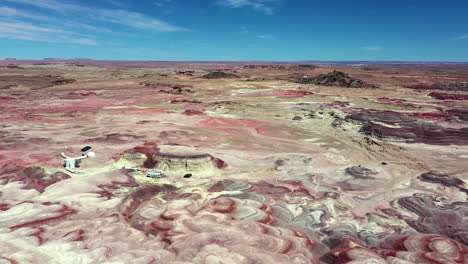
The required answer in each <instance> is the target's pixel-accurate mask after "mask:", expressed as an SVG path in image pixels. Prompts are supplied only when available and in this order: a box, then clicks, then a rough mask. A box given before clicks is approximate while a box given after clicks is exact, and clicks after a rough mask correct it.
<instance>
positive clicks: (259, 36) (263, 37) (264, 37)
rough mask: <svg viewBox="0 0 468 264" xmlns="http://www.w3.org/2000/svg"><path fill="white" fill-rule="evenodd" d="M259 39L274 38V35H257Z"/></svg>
mask: <svg viewBox="0 0 468 264" xmlns="http://www.w3.org/2000/svg"><path fill="white" fill-rule="evenodd" d="M257 38H259V39H273V36H272V35H257Z"/></svg>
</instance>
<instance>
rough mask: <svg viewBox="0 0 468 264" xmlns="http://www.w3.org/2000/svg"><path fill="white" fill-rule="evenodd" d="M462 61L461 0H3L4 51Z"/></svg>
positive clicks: (466, 57)
mask: <svg viewBox="0 0 468 264" xmlns="http://www.w3.org/2000/svg"><path fill="white" fill-rule="evenodd" d="M5 57H15V58H18V59H41V58H44V57H53V58H93V59H107V60H179V61H180V60H185V61H191V60H195V61H213V60H214V61H220V60H222V61H231V60H233V61H239V60H240V61H305V60H325V61H326V60H371V61H372V60H374V61H375V60H377V61H462V62H468V1H466V0H456V1H455V0H446V1H435V0H392V1H391V0H334V1H326V0H139V1H123V0H84V1H78V0H66V1H62V0H0V58H5Z"/></svg>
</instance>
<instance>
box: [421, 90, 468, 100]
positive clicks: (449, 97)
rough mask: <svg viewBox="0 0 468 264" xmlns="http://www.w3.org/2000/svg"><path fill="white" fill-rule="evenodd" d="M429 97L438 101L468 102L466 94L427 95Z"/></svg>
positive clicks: (434, 93)
mask: <svg viewBox="0 0 468 264" xmlns="http://www.w3.org/2000/svg"><path fill="white" fill-rule="evenodd" d="M429 96H430V97H432V98H435V99H438V100H458V101H465V100H468V94H453V93H440V92H432V93H430V94H429Z"/></svg>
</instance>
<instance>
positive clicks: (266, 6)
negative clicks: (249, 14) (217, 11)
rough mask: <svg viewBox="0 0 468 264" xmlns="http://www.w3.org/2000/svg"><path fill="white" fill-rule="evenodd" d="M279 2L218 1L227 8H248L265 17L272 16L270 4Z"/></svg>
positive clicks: (272, 9) (263, 0) (277, 0)
mask: <svg viewBox="0 0 468 264" xmlns="http://www.w3.org/2000/svg"><path fill="white" fill-rule="evenodd" d="M278 2H279V0H218V1H217V3H218V4H219V5H223V6H227V7H229V8H243V7H249V8H252V9H254V10H256V11H258V12H262V13H264V14H267V15H273V14H274V8H273V7H272V4H275V3H278Z"/></svg>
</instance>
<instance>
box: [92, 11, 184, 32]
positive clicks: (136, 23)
mask: <svg viewBox="0 0 468 264" xmlns="http://www.w3.org/2000/svg"><path fill="white" fill-rule="evenodd" d="M91 16H92V18H93V19H96V20H101V21H105V22H110V23H115V24H120V25H123V26H128V27H133V28H139V29H145V30H154V31H161V32H176V31H187V29H185V28H182V27H178V26H174V25H172V24H169V23H167V22H164V21H162V20H159V19H155V18H151V17H148V16H146V15H143V14H141V13H137V12H132V11H126V10H110V9H96V10H94V11H93V12H92V13H91Z"/></svg>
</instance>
